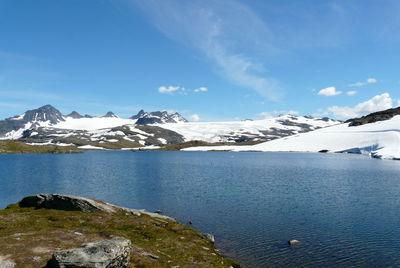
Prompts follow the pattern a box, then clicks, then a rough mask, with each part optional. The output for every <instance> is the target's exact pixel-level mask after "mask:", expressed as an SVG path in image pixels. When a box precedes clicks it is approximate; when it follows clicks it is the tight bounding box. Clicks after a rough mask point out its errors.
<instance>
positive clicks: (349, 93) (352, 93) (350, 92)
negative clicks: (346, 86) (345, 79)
mask: <svg viewBox="0 0 400 268" xmlns="http://www.w3.org/2000/svg"><path fill="white" fill-rule="evenodd" d="M346 94H347V96H354V95H356V94H357V91H356V90H350V91H347V92H346Z"/></svg>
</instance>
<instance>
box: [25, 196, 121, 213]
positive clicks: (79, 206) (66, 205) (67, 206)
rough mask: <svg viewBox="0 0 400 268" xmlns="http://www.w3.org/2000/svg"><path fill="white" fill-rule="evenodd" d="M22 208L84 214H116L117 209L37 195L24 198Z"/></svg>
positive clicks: (72, 198) (88, 201)
mask: <svg viewBox="0 0 400 268" xmlns="http://www.w3.org/2000/svg"><path fill="white" fill-rule="evenodd" d="M19 206H20V207H34V208H47V209H57V210H67V211H83V212H100V211H103V212H115V211H116V210H115V208H114V207H113V206H112V205H110V204H107V203H103V202H100V201H96V200H93V199H89V198H85V197H79V196H73V195H61V194H36V195H30V196H27V197H25V198H23V199H22V200H21V201H20V202H19Z"/></svg>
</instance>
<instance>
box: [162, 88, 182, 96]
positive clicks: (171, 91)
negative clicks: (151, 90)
mask: <svg viewBox="0 0 400 268" xmlns="http://www.w3.org/2000/svg"><path fill="white" fill-rule="evenodd" d="M182 89H183V88H181V87H179V86H176V87H175V86H161V87H159V88H158V92H160V93H162V94H172V93H174V92H175V91H177V90H182Z"/></svg>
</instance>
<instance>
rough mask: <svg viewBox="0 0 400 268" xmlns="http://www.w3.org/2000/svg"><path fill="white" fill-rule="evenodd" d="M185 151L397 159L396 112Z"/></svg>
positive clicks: (399, 152)
mask: <svg viewBox="0 0 400 268" xmlns="http://www.w3.org/2000/svg"><path fill="white" fill-rule="evenodd" d="M184 150H187V151H209V150H229V151H237V152H238V151H262V152H267V151H268V152H278V151H283V152H319V151H323V150H324V151H325V150H326V151H328V152H348V153H361V154H368V155H370V156H371V157H376V158H382V159H400V116H395V117H393V118H392V119H390V120H386V121H380V122H375V123H371V124H365V125H361V126H356V127H349V126H348V124H340V125H336V126H331V127H326V128H323V129H318V130H315V131H311V132H307V133H302V134H298V135H294V136H290V137H285V138H281V139H276V140H273V141H269V142H264V143H260V144H257V145H252V146H213V147H191V148H186V149H184Z"/></svg>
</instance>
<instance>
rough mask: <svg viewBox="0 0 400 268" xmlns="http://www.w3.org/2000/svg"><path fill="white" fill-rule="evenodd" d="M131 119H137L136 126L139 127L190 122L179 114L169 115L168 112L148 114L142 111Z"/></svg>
mask: <svg viewBox="0 0 400 268" xmlns="http://www.w3.org/2000/svg"><path fill="white" fill-rule="evenodd" d="M131 119H137V121H136V124H138V125H149V124H165V123H180V122H188V121H187V120H186V119H185V118H183V117H182V116H181V115H180V114H179V113H174V114H169V113H168V112H167V111H155V112H151V113H146V112H145V111H143V110H140V111H139V113H138V114H137V115H135V116H132V117H131Z"/></svg>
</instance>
